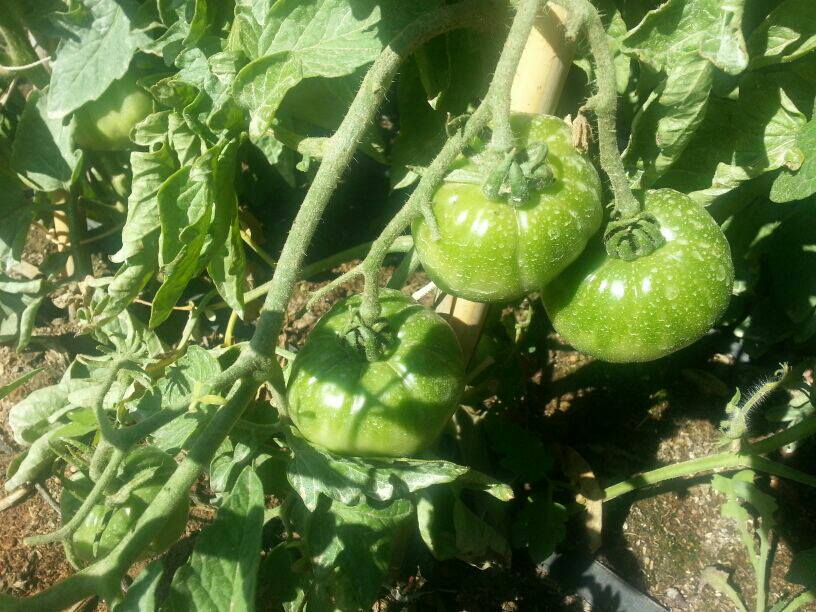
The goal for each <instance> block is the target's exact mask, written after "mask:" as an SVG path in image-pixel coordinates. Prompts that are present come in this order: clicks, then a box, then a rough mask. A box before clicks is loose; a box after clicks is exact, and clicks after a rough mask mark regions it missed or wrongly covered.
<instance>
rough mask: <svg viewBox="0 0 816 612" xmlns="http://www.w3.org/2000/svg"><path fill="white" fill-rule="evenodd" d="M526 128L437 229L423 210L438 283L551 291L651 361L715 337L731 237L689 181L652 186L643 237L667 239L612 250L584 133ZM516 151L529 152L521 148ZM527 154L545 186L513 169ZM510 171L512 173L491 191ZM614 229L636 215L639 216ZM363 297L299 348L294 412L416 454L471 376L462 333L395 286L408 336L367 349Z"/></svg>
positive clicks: (541, 119)
mask: <svg viewBox="0 0 816 612" xmlns="http://www.w3.org/2000/svg"><path fill="white" fill-rule="evenodd" d="M512 127H513V131H514V135H515V138H516V149H514V150H513V151H512V152H510V153H509V154H508V155H507V156H506V157H505V160H510V161H509V162H505V165H501V160H499V161H498V162H495V161H494V162H493V165H492V167H490V166H489V165H488V164H485V162H484V159H485V155H484V154H483V151H482V152H478V151H476V152H474V156H473V159H471V158H468V157H462V158H461V159H460V160H459V161H458V162H457V164H456V166H455V168H454V171H453V172H452V173H451V174H449V176H448V179H447V180H446V181H445V182H444V183H443V184H442V185H441V186H440V187H439V188H438V189H437V191H436V193H435V195H434V197H433V201H432V206H431V209H432V212H433V216H434V220H435V221H436V224H437V225H438V235H435V232H434V230H433V229H432V227H431V225H430V224H429V222H428V219H426V218H424V217H419V218H417V219H416V220H415V221H414V223H413V226H412V231H413V236H414V243H415V246H416V250H417V254H418V256H419V259H420V261H421V263H422V266H423V268H424V270H425V271H426V272H427V274H428V276H430V277H431V279H432V280H433V281H434V282H435V283H436V285H437V286H439V287H440V288H442V289H443V290H444V291H446V292H447V293H450V294H452V295H454V296H457V297H460V298H464V299H468V300H473V301H480V302H498V303H502V302H509V301H513V300H516V299H519V298H521V297H523V296H525V295H527V294H529V293H532V292H540V294H541V296H542V299H543V302H544V305H545V307H546V310H547V313H548V314H549V316H550V319H551V320H552V323H553V326H554V327H555V329H556V331H558V333H559V334H560V335H561V336H562V338H563V339H564V340H566V341H567V342H568V343H570V344H572V345H573V346H574V347H575V348H577V349H578V350H581V351H583V352H585V353H587V354H589V355H592V356H594V357H596V358H599V359H603V360H606V361H612V362H639V361H649V360H653V359H657V358H659V357H662V356H664V355H667V354H669V353H672V352H674V351H676V350H678V349H680V348H683V347H685V346H688V345H689V344H691V343H693V342H695V341H696V340H698V339H699V338H700V337H702V336H703V335H704V334H705V333H706V332H707V331H708V330H709V329H710V328H711V326H712V325H713V324H714V323H716V321H717V319H718V318H719V317H720V316H722V314H723V313H724V311H725V309H726V307H727V305H728V302H729V299H730V296H731V289H732V285H733V280H734V267H733V263H732V261H731V253H730V249H729V246H728V242H727V241H726V239H725V236H724V235H723V233H722V231H721V229H720V227H719V226H718V225H717V223H716V222H715V220H714V219H713V218H712V217H711V215H710V214H709V213H708V212H707V211H706V210H705V209H704V208H702V207H701V206H699V205H698V204H696V203H695V202H694V201H693V200H692V199H691V198H689V197H688V196H686V195H684V194H682V193H679V192H676V191H672V190H669V189H661V190H656V191H650V192H648V193H647V194H646V195H645V197H644V201H643V206H642V211H641V213H640V215H639V216H638V217H637V220H638V222H639V223H642V222H643V220H644V219H645V220H646V221H645V222H646V223H648V224H649V225H648V226H647V228H646V229H648V231H647V232H646V233H645V234H639V235H646V236H647V237H648V238H649V240H650V242H649V244H650V245H651V246H652V247H653V248H650V249H640V250H638V251H637V252H636V253H635V254H633V252H632V251H631V250H630V251H627V252H623V251H621V253H623V255H620V256H614V257H613V256H612V255H610V254H609V253H608V250H611V251H612V253H613V254H618V252H617V251H615V250H614V249H607V248H606V246H607V245H605V242H604V236H603V235H602V233H601V232H599V231H598V230H599V229H600V226H601V223H602V221H603V212H602V206H601V188H600V180H599V178H598V174H597V172H596V171H595V169H594V167H593V166H592V164H591V163H590V162H589V161H588V160H587V159H586V158H585V157H584V156H583V155H582V154H581V153H580V152H578V151H577V150H576V149H575V148H574V147H573V146H572V138H571V132H570V129H569V128H568V126H567V125H566V124H565V123H564V122H563V121H562V120H560V119H557V118H555V117H547V116H530V115H516V116H514V117H513V120H512ZM517 149H518V150H522V151H526V153H525V154H523V155H521V156H519V157H518V158H516V157H514V156H515V155H516V150H517ZM533 150H537V151H539V154H538V157H536V158H535V159H536V160H538V161H533V154H532V153H531V152H532V151H533ZM541 151H543V152H544V153H543V154H541ZM542 160H543V162H542ZM512 163H516V168H515V171H516V174H515V178H516V179H524V180H527V183H526V185H527V186H532V187H533V188H532V190H529V189H527V187H524V185H522V187H524V188H523V189H519V188H518V180H517V182H516V184H515V185H513V184H512V182H511V181H509V180H508V179H507V177H510V179H512V178H513V176H512V173H511V172H510V171H508V170H507V169H508V168H510V167H511V165H512ZM486 167H487V170H486V169H485V168H486ZM496 169H498V170H499V171H501V172H505V174H503V175H500V177H504V178H503V179H502V180H505V181H507V182H506V183H503V185H505V187H503V189H495V188H491V189H488V187H494V186H495V185H493V183H491V181H492V180H493V178H492V177H494V176H496V174H495V172H496V171H497V170H496ZM474 176H476V177H477V178H478V177H481V178H479V180H471V179H472V177H474ZM485 177H487V178H485ZM542 177H544V179H545V180H542ZM507 185H509V186H507ZM518 193H523V194H524V197H514V195H516V194H518ZM632 222H633V223H634V220H632ZM609 227H610V228H611V227H613V226H612V225H610V226H609ZM614 227H615V228H616V229H619V228H621V227H622V228H623V230H621V231H623V232H627V231H629V229H628V228H635V226H634V225H629V220H627V219H623V220H620V221H616V222H615V224H614ZM633 231H635V230H633ZM631 235H633V234H626V233H624V234H623V236H624V240H625V239H627V236H631ZM610 236H611V234H610ZM608 239H609V238H608V237H607V240H608ZM610 244H611V243H610ZM630 255H633V256H630ZM360 303H361V301H360V297H359V296H356V297H352V298H350V299H348V300H345V301H343V302H340V303H338V304H336V305H335V306H334V308H332V309H331V311H329V313H328V314H327V315H325V316H324V317H323V318H322V319H321V320H320V322H319V323H318V324H317V326H316V328H315V329H314V331H313V332H312V334H311V335H310V337H309V339H308V340H307V342H306V345H305V346H304V347H303V349H302V350H301V351H300V353H299V354H298V356H297V358H296V359H295V361H294V363H293V366H292V373H291V377H290V381H289V389H288V399H289V410H290V416H291V418H292V421H293V422H294V423H295V425H297V427H298V428H299V429H300V431H301V433H303V435H304V436H305V437H306V438H308V439H309V440H311V441H312V442H315V443H317V444H320V445H323V446H325V447H327V448H328V449H330V450H333V451H336V452H339V453H347V454H353V455H379V456H385V455H388V456H404V455H410V454H412V453H415V452H417V451H418V450H420V449H422V448H424V447H426V446H427V445H428V444H430V443H431V442H432V441H433V440H434V438H436V436H437V435H438V434H439V432H440V431H441V429H442V428H443V427H444V425H445V423H446V422H447V421H448V419H449V417H450V415H451V413H452V412H453V410H454V409H455V407H456V404H457V401H458V398H459V394H460V393H461V391H462V388H463V386H464V385H463V371H464V368H463V364H462V356H461V354H460V352H459V346H458V345H457V341H456V338H455V336H454V334H453V332H452V331H451V328H450V327H449V326H448V325H447V323H446V322H445V321H443V320H442V319H441V318H440V317H439V316H438V315H436V314H435V313H434V312H433V311H431V310H428V309H426V308H424V307H423V306H421V305H419V304H417V303H415V302H413V301H412V300H410V299H409V298H407V297H405V296H404V295H403V294H401V293H399V292H395V291H388V290H384V291H383V293H382V313H383V317H384V320H385V321H386V322H387V323H388V326H389V327H390V328H391V329H392V330H393V332H394V339H393V341H392V342H391V343H390V344H387V348H386V349H385V351H384V353H383V355H382V357H381V358H380V359H377V360H374V361H373V362H372V361H370V360H366V359H365V358H362V357H361V356H360V355H359V354H358V353H355V351H354V349H353V348H351V347H350V346H349V344H348V342H347V341H346V336H347V334H348V330H349V321H350V317H351V316H352V315H353V313H354V311H355V309H357V308H359V306H360Z"/></svg>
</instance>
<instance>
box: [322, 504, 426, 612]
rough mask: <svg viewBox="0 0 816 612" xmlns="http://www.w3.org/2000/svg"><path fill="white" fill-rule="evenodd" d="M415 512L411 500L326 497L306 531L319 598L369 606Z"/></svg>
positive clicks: (341, 607) (341, 605)
mask: <svg viewBox="0 0 816 612" xmlns="http://www.w3.org/2000/svg"><path fill="white" fill-rule="evenodd" d="M327 502H328V503H327ZM413 515H414V507H413V504H412V503H411V502H410V501H409V500H406V499H401V500H395V501H393V502H391V503H390V504H388V505H387V506H384V507H381V506H376V507H375V506H372V505H368V504H366V503H360V504H357V505H355V506H347V505H344V504H342V503H340V502H337V501H329V500H326V499H325V498H324V501H323V503H321V504H320V505H319V506H318V508H317V510H316V511H315V512H314V513H313V514H312V516H311V517H310V519H309V526H308V531H307V533H306V542H307V546H308V548H309V553H310V554H311V557H312V562H313V564H314V572H315V577H316V585H315V591H316V595H317V597H318V598H320V599H323V600H324V601H328V602H331V603H333V605H334V606H335V607H336V609H339V610H358V609H369V608H370V607H371V604H372V603H373V602H374V600H375V599H376V597H377V593H378V592H379V590H380V585H381V584H382V582H383V579H384V578H385V576H386V573H387V571H388V568H389V566H390V564H391V560H392V555H393V553H394V551H395V550H396V549H397V548H398V546H399V542H400V539H401V538H400V534H401V532H402V531H404V529H405V528H406V527H407V526H408V523H409V520H410V519H411V518H412V517H413Z"/></svg>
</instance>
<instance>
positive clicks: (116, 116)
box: [74, 73, 153, 151]
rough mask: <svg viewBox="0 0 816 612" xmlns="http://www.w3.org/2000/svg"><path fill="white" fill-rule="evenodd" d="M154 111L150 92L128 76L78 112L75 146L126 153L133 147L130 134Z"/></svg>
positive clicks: (132, 76)
mask: <svg viewBox="0 0 816 612" xmlns="http://www.w3.org/2000/svg"><path fill="white" fill-rule="evenodd" d="M152 110H153V102H152V99H151V97H150V96H149V95H148V94H147V92H146V91H145V90H144V89H142V88H141V87H140V86H139V84H138V83H137V82H136V76H135V75H133V74H131V73H127V74H125V76H123V77H122V78H121V79H119V80H117V81H114V82H113V83H112V84H111V85H110V87H108V88H107V89H106V90H105V91H104V92H103V93H102V95H101V96H100V97H99V98H98V99H96V100H94V101H92V102H88V103H87V104H85V105H83V106H82V107H80V108H79V110H77V112H76V114H75V117H76V130H75V132H74V142H76V144H77V146H79V147H80V148H82V149H86V150H89V151H124V150H126V149H130V148H132V147H133V143H132V142H131V140H130V131H131V130H132V129H133V127H134V126H135V125H136V124H137V123H139V122H140V121H141V120H142V119H144V118H145V117H147V116H148V115H149V114H150V113H151V111H152Z"/></svg>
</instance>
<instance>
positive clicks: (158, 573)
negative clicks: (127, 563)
mask: <svg viewBox="0 0 816 612" xmlns="http://www.w3.org/2000/svg"><path fill="white" fill-rule="evenodd" d="M162 574H164V563H163V562H162V560H161V559H156V560H155V561H153V562H152V563H150V564H149V565H148V566H147V567H146V568H144V569H143V570H142V571H141V572H139V575H138V576H136V579H135V580H134V581H133V583H132V584H131V585H130V586H129V587H128V590H127V593H125V596H124V598H123V599H122V601H120V602H119V603H117V604H116V605H114V606H113V612H154V611H155V610H156V609H157V606H156V604H157V601H156V590H157V589H158V587H159V583H160V582H161V578H162Z"/></svg>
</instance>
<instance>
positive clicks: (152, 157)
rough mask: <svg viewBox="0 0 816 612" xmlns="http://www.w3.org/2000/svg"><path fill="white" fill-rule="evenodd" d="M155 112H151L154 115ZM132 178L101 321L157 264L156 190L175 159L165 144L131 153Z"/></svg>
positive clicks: (142, 284)
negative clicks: (113, 271) (118, 264)
mask: <svg viewBox="0 0 816 612" xmlns="http://www.w3.org/2000/svg"><path fill="white" fill-rule="evenodd" d="M153 116H155V115H151V117H153ZM130 164H131V167H132V170H133V181H132V186H131V190H130V195H129V196H128V214H127V220H126V222H125V227H124V228H123V229H122V248H121V249H119V251H118V252H117V253H116V254H114V255H113V257H111V259H112V260H113V261H114V262H123V265H122V266H121V267H120V268H119V270H117V272H116V276H115V277H114V278H113V281H112V282H111V284H110V285H109V286H108V288H107V293H108V296H109V299H108V301H107V302H106V303H105V306H104V309H103V310H102V311H101V313H99V318H100V319H101V320H107V319H110V318H112V317H115V316H116V315H118V314H119V313H120V312H121V311H122V309H124V308H125V307H126V306H128V305H129V304H130V303H131V302H132V301H133V300H134V298H135V297H136V296H137V295H139V292H140V291H141V290H142V289H144V287H145V285H146V284H147V283H148V281H149V280H150V279H151V278H152V277H153V275H154V274H155V272H156V270H157V269H158V267H159V263H158V250H159V231H160V220H159V208H158V197H157V195H158V191H159V188H160V187H161V186H162V184H164V182H165V181H166V180H167V179H168V178H169V177H170V176H171V175H172V174H173V172H175V171H176V162H175V160H174V159H173V156H172V154H171V152H170V150H169V148H168V147H167V146H166V145H163V146H161V147H160V148H158V149H156V150H155V151H150V152H142V151H134V152H133V153H131V155H130Z"/></svg>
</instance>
